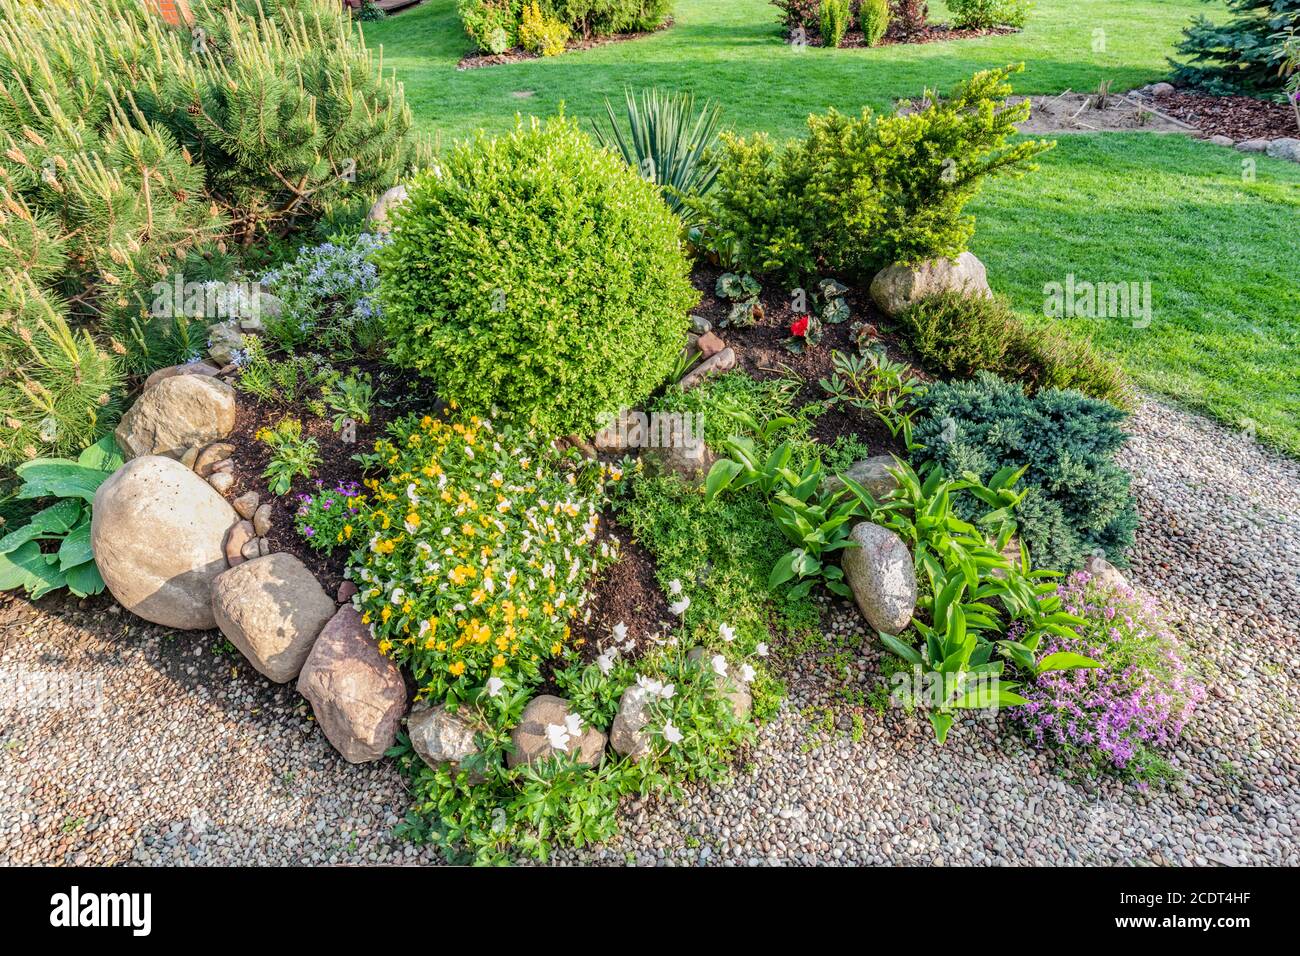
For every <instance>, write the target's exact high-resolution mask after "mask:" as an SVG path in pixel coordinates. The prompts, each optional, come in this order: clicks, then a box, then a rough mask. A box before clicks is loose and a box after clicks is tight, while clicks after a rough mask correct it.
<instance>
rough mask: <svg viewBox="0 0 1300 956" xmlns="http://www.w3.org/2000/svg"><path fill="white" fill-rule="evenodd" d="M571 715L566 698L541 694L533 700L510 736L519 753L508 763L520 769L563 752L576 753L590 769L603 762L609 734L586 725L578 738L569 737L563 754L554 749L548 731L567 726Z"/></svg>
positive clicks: (509, 759) (513, 754) (508, 756)
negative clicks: (522, 766)
mask: <svg viewBox="0 0 1300 956" xmlns="http://www.w3.org/2000/svg"><path fill="white" fill-rule="evenodd" d="M571 713H572V712H571V711H570V710H569V702H568V701H567V700H565V699H564V698H563V697H555V696H553V695H551V694H541V695H539V696H537V697H534V698H533V699H532V700H530V701H529V702H528V705H527V706H526V707H525V708H524V712H523V714H522V715H521V716H520V718H519V724H518V725H517V726H516V727H515V729H514V730H513V731H511V733H510V739H511V741H512V742H513V743H514V745H515V752H514V753H512V754H509V755H507V757H506V763H507V764H508V765H509V766H511V767H517V766H519V765H520V764H522V763H535V762H536V761H538V760H543V759H545V758H547V757H553V756H556V755H558V754H559V753H561V752H563V753H568V754H576V755H577V757H578V762H579V763H582V764H585V765H587V766H589V767H590V766H594V765H596V764H598V763H600V761H601V760H602V759H604V756H605V735H604V734H603V733H602V732H601V731H599V730H597V729H596V728H595V727H591V726H588V725H586V724H585V723H584V724H583V726H582V728H581V732H580V733H579V734H578V735H577V736H576V737H574V736H572V735H567V736H568V740H567V742H566V743H565V747H564V750H563V751H561V750H559V749H557V748H556V747H555V746H554V744H553V742H552V738H551V735H550V734H549V733H548V731H547V728H548V727H553V726H554V727H566V726H567V720H568V718H569V717H570V715H571Z"/></svg>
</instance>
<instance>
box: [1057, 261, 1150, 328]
mask: <svg viewBox="0 0 1300 956" xmlns="http://www.w3.org/2000/svg"><path fill="white" fill-rule="evenodd" d="M1043 295H1044V296H1045V298H1044V299H1043V314H1044V315H1045V316H1047V317H1048V318H1049V319H1073V318H1080V319H1131V320H1132V321H1133V328H1135V329H1145V328H1146V327H1147V326H1148V325H1150V324H1151V283H1150V282H1077V281H1075V278H1074V273H1073V272H1071V273H1070V274H1069V275H1067V276H1066V277H1065V282H1064V283H1060V282H1047V283H1044V284H1043Z"/></svg>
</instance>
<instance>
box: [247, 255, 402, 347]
mask: <svg viewBox="0 0 1300 956" xmlns="http://www.w3.org/2000/svg"><path fill="white" fill-rule="evenodd" d="M387 241H388V240H387V238H386V237H384V236H382V235H374V234H371V233H364V232H363V233H361V234H359V235H356V236H352V237H347V238H335V239H334V240H332V241H330V242H326V243H323V244H322V245H319V246H310V247H305V248H303V249H301V250H299V252H298V255H297V256H296V257H295V258H294V259H293V260H292V261H290V262H287V263H285V264H284V265H282V266H280V267H279V268H276V269H272V270H271V271H269V272H267V273H265V274H264V275H263V276H262V278H261V283H262V287H263V289H264V290H265V291H267V292H270V293H271V294H273V295H275V296H276V297H277V298H279V299H280V301H282V302H283V303H284V309H283V310H281V311H280V312H279V314H277V315H264V316H263V323H264V325H265V326H266V334H267V335H268V336H269V337H270V339H271V340H272V341H273V342H275V343H276V344H277V345H278V346H279V347H280V348H282V349H284V350H285V351H287V352H294V351H296V350H297V349H298V348H300V347H301V346H303V345H304V344H306V343H308V342H310V343H311V344H312V346H313V348H317V349H325V350H327V351H328V352H330V353H331V354H333V355H336V356H348V355H358V354H366V353H369V352H372V351H374V349H375V348H376V346H377V345H378V344H379V341H380V334H379V319H380V317H381V310H380V307H379V303H378V301H377V300H376V298H375V290H376V288H377V286H378V282H379V276H378V272H377V270H376V268H375V264H374V262H373V261H371V257H372V255H373V253H374V252H375V251H376V250H378V249H379V248H380V247H381V246H384V245H385V244H387Z"/></svg>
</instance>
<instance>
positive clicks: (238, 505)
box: [232, 491, 262, 521]
mask: <svg viewBox="0 0 1300 956" xmlns="http://www.w3.org/2000/svg"><path fill="white" fill-rule="evenodd" d="M261 500H262V496H261V495H259V494H258V493H257V492H256V491H245V492H244V493H243V494H242V495H240V496H239V497H238V498H236V499H235V500H234V501H233V502H232V504H233V505H234V506H235V510H236V511H238V512H239V517H241V518H247V519H249V520H250V521H251V520H252V518H253V515H255V514H256V513H257V504H258V502H259V501H261Z"/></svg>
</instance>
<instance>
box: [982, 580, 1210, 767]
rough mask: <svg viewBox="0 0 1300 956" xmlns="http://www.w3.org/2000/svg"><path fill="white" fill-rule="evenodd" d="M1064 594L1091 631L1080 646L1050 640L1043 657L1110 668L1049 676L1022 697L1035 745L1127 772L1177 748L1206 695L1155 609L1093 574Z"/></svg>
mask: <svg viewBox="0 0 1300 956" xmlns="http://www.w3.org/2000/svg"><path fill="white" fill-rule="evenodd" d="M1056 593H1057V594H1058V595H1059V596H1060V598H1061V602H1062V605H1063V608H1064V610H1066V611H1068V612H1069V613H1071V614H1075V615H1078V616H1079V617H1082V618H1084V619H1085V620H1086V621H1087V624H1086V626H1084V627H1083V628H1080V629H1079V634H1078V636H1077V637H1076V638H1074V639H1067V638H1062V637H1056V636H1052V637H1049V638H1046V639H1044V641H1043V643H1042V644H1041V645H1040V646H1039V649H1038V650H1039V653H1040V656H1044V657H1045V656H1046V655H1048V654H1054V653H1056V652H1058V651H1067V652H1073V653H1076V654H1084V655H1086V656H1088V657H1091V658H1092V659H1093V660H1096V661H1100V662H1101V663H1102V666H1101V667H1100V668H1093V669H1087V670H1070V671H1049V672H1048V673H1046V674H1042V675H1040V676H1039V677H1037V678H1036V679H1035V680H1034V681H1033V682H1032V683H1030V684H1028V685H1027V686H1026V687H1024V688H1023V689H1022V690H1021V695H1022V696H1023V697H1024V698H1025V699H1026V700H1027V701H1028V703H1027V704H1026V705H1024V706H1022V707H1017V708H1016V710H1015V711H1014V713H1015V714H1016V715H1017V716H1018V717H1019V719H1020V720H1021V721H1023V722H1024V724H1025V725H1026V727H1027V728H1028V729H1029V732H1030V735H1031V736H1032V737H1033V739H1034V740H1035V742H1037V743H1038V744H1039V745H1040V746H1052V745H1059V746H1065V747H1068V748H1073V749H1078V750H1083V751H1088V752H1091V753H1093V754H1094V755H1097V756H1100V757H1101V758H1102V759H1103V760H1105V761H1106V762H1108V763H1110V764H1111V765H1113V766H1114V767H1115V768H1117V769H1123V768H1124V767H1126V766H1127V765H1128V764H1129V763H1130V761H1132V760H1133V759H1134V758H1135V757H1136V756H1139V755H1140V754H1142V753H1143V752H1149V751H1150V750H1152V749H1159V748H1162V747H1167V746H1169V745H1170V744H1172V743H1173V742H1174V741H1176V740H1177V739H1178V737H1179V735H1180V734H1181V733H1182V731H1183V728H1184V727H1185V726H1186V724H1187V722H1188V720H1189V719H1190V718H1191V716H1192V713H1193V712H1194V711H1195V709H1196V707H1197V706H1198V705H1199V704H1200V703H1201V702H1202V701H1203V700H1204V699H1205V688H1204V686H1203V685H1201V684H1200V683H1199V682H1198V681H1197V680H1196V679H1195V677H1194V675H1193V674H1192V673H1191V671H1190V669H1189V668H1188V666H1187V662H1186V661H1185V660H1184V658H1183V656H1182V654H1181V652H1180V647H1179V644H1178V641H1177V639H1176V638H1175V637H1174V635H1173V634H1172V633H1170V631H1169V630H1168V628H1167V626H1166V625H1165V624H1164V622H1163V620H1162V618H1161V616H1160V613H1159V611H1158V610H1157V608H1156V606H1155V602H1154V601H1152V600H1151V599H1149V598H1147V599H1143V598H1139V597H1138V596H1137V595H1136V594H1134V593H1133V592H1132V591H1131V590H1127V589H1121V588H1116V589H1110V590H1106V589H1102V588H1101V587H1099V586H1098V585H1097V584H1095V583H1093V582H1092V581H1091V576H1090V575H1088V574H1087V573H1086V572H1078V573H1076V574H1072V575H1070V577H1069V578H1068V579H1067V580H1066V581H1065V582H1064V583H1063V584H1061V586H1060V587H1058V588H1057V591H1056ZM1008 636H1009V637H1011V638H1013V639H1015V638H1016V637H1017V635H1016V634H1014V633H1012V634H1009V635H1008Z"/></svg>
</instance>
